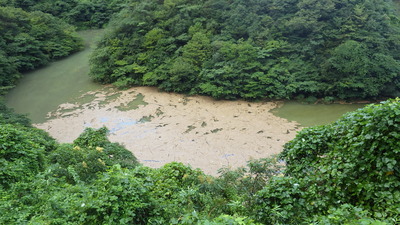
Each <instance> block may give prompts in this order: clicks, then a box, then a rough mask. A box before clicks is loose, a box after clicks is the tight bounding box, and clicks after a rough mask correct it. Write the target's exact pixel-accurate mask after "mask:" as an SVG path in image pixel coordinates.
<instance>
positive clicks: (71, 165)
mask: <svg viewBox="0 0 400 225" xmlns="http://www.w3.org/2000/svg"><path fill="white" fill-rule="evenodd" d="M107 133H108V130H107V128H105V127H103V128H100V129H98V130H95V129H92V128H87V129H86V130H85V131H84V132H83V133H82V134H81V135H80V136H79V137H78V138H77V139H76V140H75V141H74V143H73V144H61V145H60V146H59V147H58V148H57V149H56V150H55V151H53V152H52V153H51V154H50V155H49V158H50V160H51V163H52V164H54V165H53V170H54V175H55V176H65V177H66V179H67V181H68V182H70V183H76V182H80V181H93V180H94V179H96V178H97V175H98V172H105V171H106V170H107V169H108V168H109V167H110V166H112V165H116V164H119V165H120V166H121V167H122V168H134V167H136V166H137V165H138V164H139V163H138V161H137V159H136V157H135V156H134V155H133V154H132V153H131V152H130V151H128V150H126V149H125V148H124V147H123V146H121V145H119V144H117V143H111V142H110V141H109V140H108V139H107V136H106V135H107Z"/></svg>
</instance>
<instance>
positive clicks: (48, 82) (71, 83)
mask: <svg viewBox="0 0 400 225" xmlns="http://www.w3.org/2000/svg"><path fill="white" fill-rule="evenodd" d="M102 34H103V30H87V31H82V32H79V35H80V36H81V37H82V38H83V39H84V41H85V49H84V50H83V51H80V52H77V53H75V54H73V55H71V56H69V57H67V58H65V59H62V60H58V61H56V62H53V63H51V64H49V65H48V66H46V67H43V68H41V69H38V70H35V71H33V72H30V73H26V74H24V77H23V78H22V79H21V80H20V82H19V83H18V85H17V87H16V88H14V89H12V90H11V91H10V92H9V93H8V94H7V95H6V97H5V101H6V104H7V105H8V106H9V107H11V108H14V109H15V111H16V112H17V113H22V114H28V117H29V118H30V119H31V120H32V122H34V123H41V122H44V121H45V120H46V114H47V113H48V112H50V111H53V110H55V109H57V106H58V105H60V104H62V103H65V102H68V101H71V100H72V99H74V98H77V97H78V96H80V95H82V94H83V93H85V92H87V91H91V90H96V89H99V88H101V86H100V85H99V84H95V83H93V82H92V81H91V80H90V78H89V76H88V73H89V55H90V53H91V52H92V51H93V49H94V47H95V43H96V41H97V40H98V39H99V38H100V37H101V35H102Z"/></svg>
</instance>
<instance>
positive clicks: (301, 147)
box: [281, 99, 400, 221]
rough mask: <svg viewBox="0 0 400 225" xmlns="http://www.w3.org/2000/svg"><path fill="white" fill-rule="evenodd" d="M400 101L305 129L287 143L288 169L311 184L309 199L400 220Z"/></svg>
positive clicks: (322, 207) (284, 155) (307, 190)
mask: <svg viewBox="0 0 400 225" xmlns="http://www.w3.org/2000/svg"><path fill="white" fill-rule="evenodd" d="M399 101H400V100H399V99H393V100H388V101H385V102H382V103H381V104H379V105H368V106H366V107H364V108H363V109H359V110H357V111H355V112H352V113H348V114H346V115H345V116H344V117H342V118H341V119H339V120H338V121H336V122H335V123H333V124H331V125H326V126H319V127H314V128H306V129H304V130H302V131H301V132H300V133H299V134H298V135H297V136H296V138H295V139H294V140H292V141H290V142H289V143H288V144H286V146H285V149H284V151H283V152H282V154H281V157H282V158H283V159H284V160H285V161H286V162H287V168H286V174H287V175H288V176H291V177H293V178H295V179H296V180H297V181H298V182H301V183H303V184H307V186H304V189H303V192H305V193H307V195H308V196H307V197H306V201H307V202H308V203H309V204H311V203H312V204H313V205H314V207H315V205H318V207H319V208H318V211H320V212H323V211H326V210H327V207H328V206H330V207H332V206H333V207H339V206H340V205H342V204H350V205H353V206H355V207H361V208H363V209H365V210H367V211H370V212H373V214H372V217H374V218H377V219H385V218H392V219H394V221H398V220H399V219H400V218H399V215H400V214H399V213H400V208H399V205H400V191H399V187H400V169H399V166H398V163H399V162H400V154H399V153H400V142H399V138H400V102H399ZM305 209H307V207H305Z"/></svg>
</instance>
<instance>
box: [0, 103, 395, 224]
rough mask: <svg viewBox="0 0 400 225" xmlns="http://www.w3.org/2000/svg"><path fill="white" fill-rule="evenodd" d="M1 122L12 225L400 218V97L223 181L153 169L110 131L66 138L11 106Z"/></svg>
mask: <svg viewBox="0 0 400 225" xmlns="http://www.w3.org/2000/svg"><path fill="white" fill-rule="evenodd" d="M0 123H1V126H0V143H1V146H0V168H2V170H1V171H0V194H1V196H2V197H1V198H0V210H1V212H2V215H1V216H0V223H2V224H105V223H107V224H398V223H399V222H400V208H399V205H400V191H399V190H400V188H399V187H400V175H399V174H400V169H399V166H398V164H399V161H400V158H399V155H400V154H399V151H400V143H399V142H398V140H399V138H400V133H399V130H400V100H399V99H396V100H388V101H386V102H383V103H382V104H380V105H368V106H366V107H365V108H363V109H360V110H358V111H355V112H352V113H348V114H346V115H345V116H344V117H342V118H341V119H339V120H338V121H337V122H335V123H332V124H330V125H325V126H317V127H311V128H305V129H304V130H303V131H301V132H300V133H299V134H298V135H297V137H296V138H295V139H294V140H292V141H291V142H289V143H288V144H286V146H285V149H284V151H283V153H282V154H281V155H280V156H279V158H266V159H257V160H252V161H250V162H249V163H248V165H247V167H245V168H239V169H236V170H230V169H221V170H220V176H219V177H211V176H208V175H205V174H204V173H203V172H202V171H200V170H198V169H192V168H191V167H190V166H187V165H183V164H181V163H169V164H166V165H164V166H163V167H161V168H159V169H151V168H148V167H144V166H142V165H140V164H139V163H138V162H137V160H136V158H135V157H134V156H133V155H132V153H131V152H129V151H127V150H126V149H125V148H124V147H123V146H121V145H119V144H116V143H111V142H110V141H108V139H107V137H106V134H107V129H106V128H101V129H99V130H94V129H91V128H88V129H87V130H86V131H85V132H84V133H83V134H81V135H80V137H79V138H77V139H76V140H75V141H74V142H73V143H71V144H58V143H56V142H55V141H54V139H52V138H51V137H49V136H48V135H47V134H46V133H45V132H43V131H41V130H38V129H36V128H33V127H32V126H31V125H30V124H29V121H28V120H27V119H26V118H25V117H23V116H20V115H15V114H13V113H12V111H10V110H9V109H7V108H6V107H4V106H2V107H1V112H0ZM279 160H284V161H285V162H286V166H284V165H283V164H282V162H280V161H279Z"/></svg>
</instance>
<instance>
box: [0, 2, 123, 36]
mask: <svg viewBox="0 0 400 225" xmlns="http://www.w3.org/2000/svg"><path fill="white" fill-rule="evenodd" d="M126 2H127V1H126V0H112V1H101V0H67V1H65V0H30V1H29V0H14V1H13V0H10V1H8V0H2V1H0V6H11V7H15V8H22V9H23V10H25V11H28V12H35V11H40V12H44V13H48V14H51V15H53V16H55V17H57V18H60V19H62V20H63V21H65V22H67V23H69V24H72V25H74V26H77V27H78V28H79V29H88V28H102V27H103V26H104V25H105V24H107V23H108V21H109V20H110V18H111V16H112V15H113V14H114V13H116V12H119V11H120V10H121V9H122V7H123V6H124V5H125V3H126Z"/></svg>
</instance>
